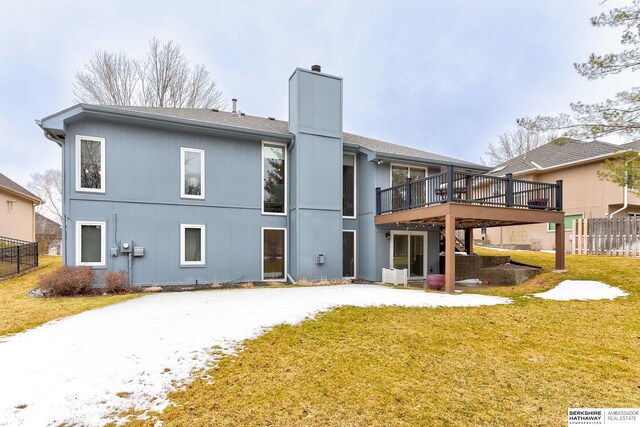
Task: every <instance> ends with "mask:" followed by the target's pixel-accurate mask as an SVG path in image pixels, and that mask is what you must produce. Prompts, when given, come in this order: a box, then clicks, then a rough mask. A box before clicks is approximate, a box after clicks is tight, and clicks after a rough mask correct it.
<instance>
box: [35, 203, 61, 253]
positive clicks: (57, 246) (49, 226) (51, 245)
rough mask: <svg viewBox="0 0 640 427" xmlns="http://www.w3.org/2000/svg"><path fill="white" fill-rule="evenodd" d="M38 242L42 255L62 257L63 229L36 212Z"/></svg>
mask: <svg viewBox="0 0 640 427" xmlns="http://www.w3.org/2000/svg"><path fill="white" fill-rule="evenodd" d="M36 240H37V241H38V252H39V253H40V254H41V255H60V254H61V253H62V252H61V247H62V227H61V226H60V224H58V223H57V222H55V221H53V220H51V219H49V218H47V217H46V216H44V215H40V214H39V213H37V212H36Z"/></svg>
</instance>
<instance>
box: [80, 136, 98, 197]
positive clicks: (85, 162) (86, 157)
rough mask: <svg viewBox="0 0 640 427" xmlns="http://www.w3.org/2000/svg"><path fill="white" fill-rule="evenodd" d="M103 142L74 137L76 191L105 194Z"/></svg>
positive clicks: (95, 138) (92, 138)
mask: <svg viewBox="0 0 640 427" xmlns="http://www.w3.org/2000/svg"><path fill="white" fill-rule="evenodd" d="M104 145H105V140H104V138H97V137H93V136H81V135H76V191H85V192H91V193H104V192H105V185H104V181H105V164H104V160H105V159H104V157H105V155H104V154H105V146H104Z"/></svg>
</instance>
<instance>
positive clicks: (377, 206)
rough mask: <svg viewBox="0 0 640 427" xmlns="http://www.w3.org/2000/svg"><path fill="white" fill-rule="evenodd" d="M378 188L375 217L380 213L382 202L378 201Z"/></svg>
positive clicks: (377, 191) (377, 188) (378, 191)
mask: <svg viewBox="0 0 640 427" xmlns="http://www.w3.org/2000/svg"><path fill="white" fill-rule="evenodd" d="M380 198H381V197H380V187H376V215H380V212H381V211H382V200H380Z"/></svg>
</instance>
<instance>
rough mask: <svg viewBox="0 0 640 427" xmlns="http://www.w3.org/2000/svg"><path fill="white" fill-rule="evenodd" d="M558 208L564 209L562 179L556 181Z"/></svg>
mask: <svg viewBox="0 0 640 427" xmlns="http://www.w3.org/2000/svg"><path fill="white" fill-rule="evenodd" d="M556 209H557V210H559V211H561V210H562V180H561V179H559V180H557V181H556Z"/></svg>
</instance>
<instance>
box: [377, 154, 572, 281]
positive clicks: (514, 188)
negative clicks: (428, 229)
mask: <svg viewBox="0 0 640 427" xmlns="http://www.w3.org/2000/svg"><path fill="white" fill-rule="evenodd" d="M450 183H452V184H453V185H450ZM375 223H376V225H385V224H395V225H401V224H407V225H409V224H420V225H427V226H432V227H440V228H441V229H443V230H444V235H445V271H444V274H445V291H446V292H453V291H454V290H455V277H456V274H455V230H464V232H465V239H464V240H465V242H464V243H465V247H466V250H467V252H468V253H469V254H471V253H473V230H474V229H475V228H489V227H502V226H509V225H518V224H536V223H554V224H555V225H556V228H555V240H556V245H555V246H556V248H564V239H565V232H564V212H563V210H562V181H557V182H556V183H552V184H550V183H543V182H536V181H526V180H518V179H513V177H512V176H511V175H507V176H506V177H495V176H489V175H481V174H476V173H470V172H464V171H458V170H455V169H454V168H453V167H452V166H449V167H448V168H447V170H446V171H445V172H441V173H439V174H435V175H430V176H427V177H425V178H420V179H416V180H411V179H407V181H406V183H403V184H401V185H396V186H393V187H390V188H386V189H380V188H378V189H376V217H375ZM564 257H565V254H564V250H563V249H560V250H556V269H557V270H564V268H565V262H564V261H565V260H564Z"/></svg>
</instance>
